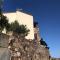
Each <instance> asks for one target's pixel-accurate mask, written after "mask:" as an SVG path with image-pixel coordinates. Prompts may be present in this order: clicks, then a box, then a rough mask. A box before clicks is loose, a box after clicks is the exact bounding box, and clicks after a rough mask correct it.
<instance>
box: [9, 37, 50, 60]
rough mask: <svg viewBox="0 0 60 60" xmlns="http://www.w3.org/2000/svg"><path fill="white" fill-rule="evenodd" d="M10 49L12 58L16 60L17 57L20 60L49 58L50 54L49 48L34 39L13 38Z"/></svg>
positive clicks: (43, 59) (46, 59) (44, 59)
mask: <svg viewBox="0 0 60 60" xmlns="http://www.w3.org/2000/svg"><path fill="white" fill-rule="evenodd" d="M13 40H14V39H13ZM10 49H11V51H12V53H11V56H12V57H14V58H13V60H16V58H17V57H18V59H20V60H49V56H50V54H49V50H48V49H47V48H46V47H45V46H43V45H40V44H39V43H38V42H35V40H32V41H31V40H27V39H21V38H19V39H18V38H15V41H14V42H13V44H12V45H11V48H10ZM13 54H15V55H13ZM18 59H17V60H18Z"/></svg>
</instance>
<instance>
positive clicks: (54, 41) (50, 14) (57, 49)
mask: <svg viewBox="0 0 60 60" xmlns="http://www.w3.org/2000/svg"><path fill="white" fill-rule="evenodd" d="M18 8H20V9H21V8H22V9H23V10H25V11H28V12H31V13H32V15H33V16H34V19H35V20H36V21H38V23H39V28H40V35H41V37H42V38H43V39H44V40H45V41H46V42H47V44H48V46H49V47H50V54H51V56H52V57H60V46H59V45H60V0H4V3H3V11H16V9H18Z"/></svg>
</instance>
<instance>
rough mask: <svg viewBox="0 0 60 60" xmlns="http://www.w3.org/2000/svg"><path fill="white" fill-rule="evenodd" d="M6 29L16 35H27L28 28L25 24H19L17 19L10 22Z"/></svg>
mask: <svg viewBox="0 0 60 60" xmlns="http://www.w3.org/2000/svg"><path fill="white" fill-rule="evenodd" d="M8 26H9V25H8ZM7 31H12V32H13V33H14V34H16V35H20V36H23V37H25V36H27V35H28V32H29V29H27V27H26V25H19V23H18V22H17V21H14V22H12V23H11V24H10V27H7Z"/></svg>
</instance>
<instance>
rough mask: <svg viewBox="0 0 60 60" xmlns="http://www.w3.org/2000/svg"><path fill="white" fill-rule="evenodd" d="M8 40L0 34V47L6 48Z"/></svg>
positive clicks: (4, 35) (6, 36)
mask: <svg viewBox="0 0 60 60" xmlns="http://www.w3.org/2000/svg"><path fill="white" fill-rule="evenodd" d="M8 40H9V36H8V35H6V34H3V33H0V47H8Z"/></svg>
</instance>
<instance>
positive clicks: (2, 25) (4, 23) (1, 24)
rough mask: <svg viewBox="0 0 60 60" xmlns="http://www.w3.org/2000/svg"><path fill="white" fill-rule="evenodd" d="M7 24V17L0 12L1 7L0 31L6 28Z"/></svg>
mask: <svg viewBox="0 0 60 60" xmlns="http://www.w3.org/2000/svg"><path fill="white" fill-rule="evenodd" d="M8 24H9V23H8V19H7V17H6V16H4V15H3V14H2V12H1V9H0V32H2V31H3V29H4V28H6V26H7V25H8Z"/></svg>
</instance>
